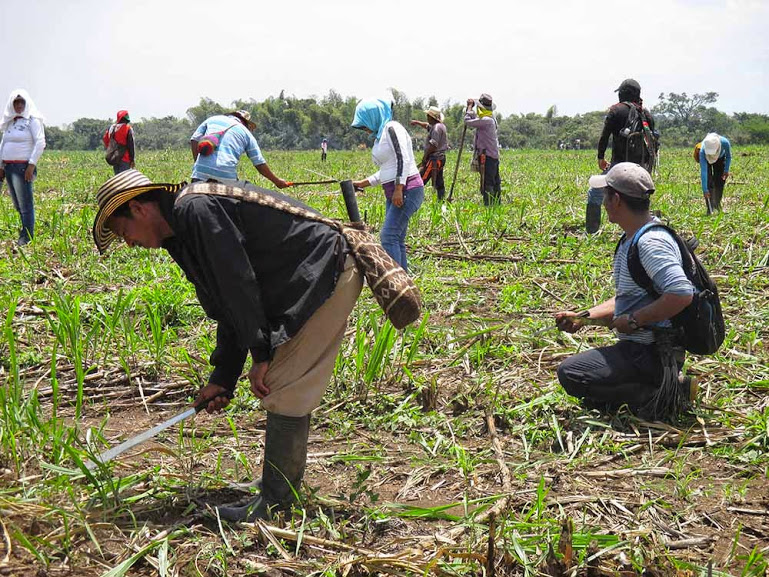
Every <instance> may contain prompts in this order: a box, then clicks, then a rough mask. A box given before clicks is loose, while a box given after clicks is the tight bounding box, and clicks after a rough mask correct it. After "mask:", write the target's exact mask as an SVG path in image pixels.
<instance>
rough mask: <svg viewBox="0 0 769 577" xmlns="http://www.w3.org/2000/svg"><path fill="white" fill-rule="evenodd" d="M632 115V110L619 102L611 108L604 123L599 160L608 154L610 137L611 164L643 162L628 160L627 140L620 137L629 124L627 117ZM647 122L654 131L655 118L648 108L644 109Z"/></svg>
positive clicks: (637, 159) (599, 144)
mask: <svg viewBox="0 0 769 577" xmlns="http://www.w3.org/2000/svg"><path fill="white" fill-rule="evenodd" d="M629 113H630V108H629V107H628V105H627V104H625V103H624V102H618V103H617V104H615V105H614V106H612V107H611V108H609V112H608V113H607V114H606V118H605V119H604V122H603V132H602V133H601V138H600V140H599V141H598V158H599V159H601V158H604V155H605V154H606V147H607V146H608V144H609V136H611V163H612V164H616V163H617V162H625V161H629V162H639V163H640V162H641V160H642V159H640V158H626V156H627V139H626V138H623V137H621V136H619V133H620V131H621V130H622V129H623V128H625V124H626V123H627V117H628V114H629ZM643 113H644V116H645V117H646V121H647V122H648V123H649V128H651V129H652V130H654V117H653V116H652V114H651V112H649V111H648V110H647V109H646V108H644V109H643Z"/></svg>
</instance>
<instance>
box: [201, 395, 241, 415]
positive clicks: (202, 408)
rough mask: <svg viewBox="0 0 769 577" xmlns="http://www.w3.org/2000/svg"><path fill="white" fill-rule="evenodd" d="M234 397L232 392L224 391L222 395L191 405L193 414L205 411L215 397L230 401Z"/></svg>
mask: <svg viewBox="0 0 769 577" xmlns="http://www.w3.org/2000/svg"><path fill="white" fill-rule="evenodd" d="M234 396H235V393H234V391H225V392H224V393H222V394H220V395H214V396H213V397H211V398H208V399H205V400H203V401H200V402H199V403H198V404H197V405H193V406H194V407H195V414H198V413H199V412H200V411H203V410H205V408H206V406H207V405H208V403H210V402H211V401H213V400H214V399H215V398H216V397H227V398H228V399H229V400H230V401H231V400H232V399H233V397H234Z"/></svg>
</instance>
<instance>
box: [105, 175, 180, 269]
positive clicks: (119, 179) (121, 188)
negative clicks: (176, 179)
mask: <svg viewBox="0 0 769 577" xmlns="http://www.w3.org/2000/svg"><path fill="white" fill-rule="evenodd" d="M185 185H186V183H184V182H183V183H181V184H165V183H163V184H160V183H156V182H152V181H151V180H150V179H149V178H147V177H146V176H144V175H143V174H142V173H141V172H139V171H138V170H125V171H123V172H121V173H120V174H116V175H115V176H113V177H112V178H110V179H109V180H108V181H107V182H105V183H104V184H102V185H101V188H99V191H98V192H97V193H96V203H97V204H98V205H99V210H98V211H97V212H96V217H95V218H94V220H93V240H94V242H95V243H96V248H98V249H99V252H100V253H102V254H104V251H105V250H107V247H108V246H109V245H110V243H111V242H112V241H113V240H115V239H116V238H117V236H116V235H115V233H114V232H112V231H111V230H110V229H109V227H108V226H107V220H109V217H110V216H112V213H113V212H115V210H117V208H118V207H119V206H121V205H123V204H125V203H126V202H128V201H129V200H131V199H132V198H136V197H137V196H139V195H140V194H144V193H145V192H149V191H151V190H165V191H167V192H177V191H179V190H181V189H182V188H183V187H184V186H185Z"/></svg>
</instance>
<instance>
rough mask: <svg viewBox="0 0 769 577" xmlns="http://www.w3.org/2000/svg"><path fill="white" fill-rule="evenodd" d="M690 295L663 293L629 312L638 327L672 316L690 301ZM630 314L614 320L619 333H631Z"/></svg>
mask: <svg viewBox="0 0 769 577" xmlns="http://www.w3.org/2000/svg"><path fill="white" fill-rule="evenodd" d="M692 298H694V297H693V296H692V295H690V294H688V295H679V294H673V293H665V294H663V295H662V296H661V297H660V298H658V299H657V300H656V301H654V302H653V303H649V304H648V305H646V306H645V307H643V308H640V309H638V310H637V311H633V312H632V313H631V314H632V316H633V318H635V321H636V323H638V326H639V327H643V326H648V325H653V324H654V323H658V322H660V321H666V320H668V319H671V318H673V317H674V316H676V315H677V314H678V313H680V312H681V311H682V310H684V309H685V308H686V307H688V306H689V303H691V302H692ZM629 322H630V314H627V315H621V316H619V317H617V318H616V319H615V320H614V328H616V329H617V330H618V331H619V332H621V333H632V332H633V330H635V329H633V328H632V327H631V326H630V324H629Z"/></svg>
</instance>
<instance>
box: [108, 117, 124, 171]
mask: <svg viewBox="0 0 769 577" xmlns="http://www.w3.org/2000/svg"><path fill="white" fill-rule="evenodd" d="M115 126H116V125H115V124H113V125H112V126H110V128H109V144H107V150H106V151H105V152H104V160H106V161H107V164H109V165H110V166H117V165H118V164H120V161H121V160H122V159H123V155H124V154H125V151H126V150H128V147H126V146H124V145H122V144H120V143H118V141H117V140H115Z"/></svg>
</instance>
